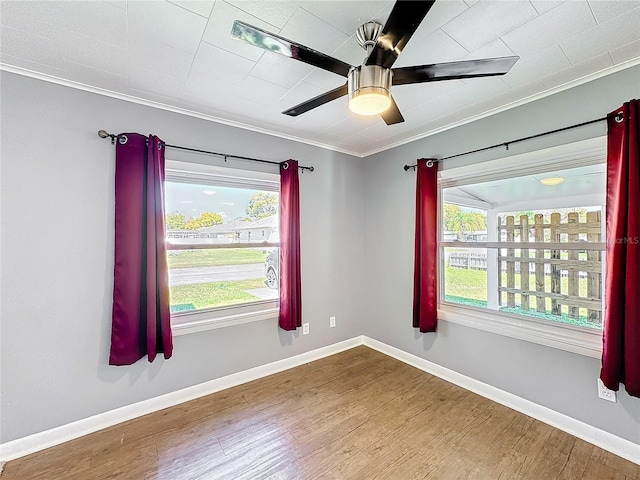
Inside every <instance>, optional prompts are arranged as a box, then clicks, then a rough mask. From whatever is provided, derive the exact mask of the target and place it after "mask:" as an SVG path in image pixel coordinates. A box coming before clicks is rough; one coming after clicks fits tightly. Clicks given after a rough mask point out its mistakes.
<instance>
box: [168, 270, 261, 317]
mask: <svg viewBox="0 0 640 480" xmlns="http://www.w3.org/2000/svg"><path fill="white" fill-rule="evenodd" d="M264 287H265V284H264V278H256V279H253V280H233V281H225V282H210V283H195V284H191V285H176V286H173V287H171V301H170V303H171V308H172V311H174V312H176V311H185V310H192V309H194V308H195V309H201V308H213V307H220V306H226V305H235V304H238V303H245V302H251V301H254V300H257V298H258V297H255V296H253V295H250V294H248V293H247V292H245V290H250V289H253V288H264ZM189 305H192V306H193V307H192V308H189Z"/></svg>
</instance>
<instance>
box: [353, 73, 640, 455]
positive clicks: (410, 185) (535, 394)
mask: <svg viewBox="0 0 640 480" xmlns="http://www.w3.org/2000/svg"><path fill="white" fill-rule="evenodd" d="M638 96H640V68H639V67H636V68H634V69H631V70H627V71H623V72H620V73H617V74H614V75H611V76H609V77H607V78H603V79H600V80H597V81H594V82H591V83H588V84H584V85H582V86H579V87H576V88H573V89H571V90H568V91H565V92H562V93H558V94H556V95H553V96H550V97H547V98H544V99H541V100H538V101H535V102H533V103H529V104H526V105H523V106H520V107H518V108H515V109H512V110H509V111H507V112H504V113H501V114H498V115H494V116H492V117H488V118H486V119H483V120H480V121H476V122H474V123H471V124H467V125H464V126H461V127H458V128H455V129H452V130H449V131H446V132H443V133H441V134H438V135H434V136H431V137H427V138H425V139H422V140H419V141H415V142H412V143H411V144H408V145H404V146H401V147H397V148H394V149H392V150H389V151H385V152H382V153H379V154H377V155H375V156H372V157H369V158H367V165H366V168H365V178H366V181H365V183H366V185H365V202H364V204H365V230H364V237H365V282H366V283H365V285H366V296H365V298H366V304H365V315H366V319H367V322H366V326H365V331H364V333H365V334H366V335H368V336H370V337H373V338H375V339H377V340H380V341H382V342H385V343H388V344H390V345H393V346H394V347H397V348H400V349H402V350H405V351H407V352H410V353H412V354H414V355H418V356H420V357H422V358H425V359H427V360H430V361H432V362H435V363H437V364H440V365H442V366H445V367H447V368H450V369H452V370H455V371H457V372H460V373H462V374H464V375H468V376H470V377H472V378H475V379H477V380H480V381H482V382H485V383H488V384H489V385H493V386H495V387H498V388H500V389H503V390H505V391H507V392H511V393H513V394H515V395H519V396H521V397H523V398H526V399H528V400H531V401H533V402H536V403H538V404H540V405H543V406H546V407H549V408H551V409H553V410H556V411H558V412H561V413H564V414H566V415H568V416H570V417H573V418H576V419H578V420H581V421H583V422H585V423H588V424H590V425H593V426H595V427H598V428H601V429H603V430H606V431H608V432H611V433H613V434H615V435H618V436H620V437H622V438H625V439H628V440H631V441H633V442H636V443H638V444H640V399H637V398H632V397H629V396H628V395H627V394H626V393H625V392H623V391H621V392H620V393H619V394H618V403H617V404H613V403H610V402H606V401H604V400H600V399H598V396H597V390H596V378H597V377H598V374H599V368H600V361H599V360H597V359H593V358H588V357H584V356H581V355H577V354H572V353H567V352H564V351H560V350H556V349H553V348H548V347H544V346H540V345H536V344H533V343H528V342H525V341H521V340H516V339H512V338H508V337H505V336H500V335H495V334H491V333H487V332H484V331H480V330H477V329H472V328H468V327H464V326H461V325H458V324H453V323H447V322H444V321H441V322H440V324H439V329H438V333H437V334H420V333H418V332H417V330H414V329H413V328H412V326H411V315H412V288H413V286H412V282H413V235H414V215H415V205H414V203H415V173H413V172H412V171H409V172H405V171H404V170H403V169H402V166H403V165H404V164H405V163H415V159H417V158H421V157H444V156H447V155H452V154H456V153H461V152H464V151H468V150H473V149H477V148H481V147H485V146H488V145H492V144H496V143H500V142H504V141H507V140H512V139H515V138H519V137H524V136H528V135H531V134H534V133H539V132H543V131H547V130H552V129H555V128H561V127H564V126H567V125H572V124H576V123H580V122H584V121H588V120H592V119H595V118H600V117H603V116H605V115H606V114H607V113H609V112H610V111H612V110H614V109H615V108H617V107H619V106H620V105H621V104H622V103H623V102H625V101H628V100H630V99H632V98H637V97H638ZM603 135H606V123H604V122H602V123H599V124H595V125H592V126H588V127H583V128H579V129H575V130H571V131H568V132H565V133H562V134H556V135H550V136H546V137H543V138H540V139H537V140H531V141H527V142H523V143H520V144H517V145H513V146H511V147H510V150H509V152H505V150H504V149H497V150H492V151H489V152H484V153H482V154H475V155H470V156H467V157H462V158H460V159H456V160H451V161H447V162H443V164H442V167H443V168H451V167H452V166H457V165H460V164H471V163H478V164H481V162H482V161H485V160H490V159H496V158H501V157H503V156H506V155H513V154H517V153H522V152H526V151H533V150H538V149H541V148H546V147H550V146H553V145H560V144H564V143H569V142H575V141H578V140H584V139H588V138H593V137H598V136H603ZM481 168H482V167H481V165H479V169H481ZM380 224H382V225H385V230H386V231H387V232H389V234H388V235H385V236H384V237H382V236H380V235H378V232H379V231H380V228H379V225H380ZM634 287H635V288H637V286H634Z"/></svg>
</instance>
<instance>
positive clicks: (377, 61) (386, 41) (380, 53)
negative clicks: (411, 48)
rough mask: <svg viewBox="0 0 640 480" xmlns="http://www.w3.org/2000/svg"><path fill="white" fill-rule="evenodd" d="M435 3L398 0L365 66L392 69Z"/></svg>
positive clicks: (431, 1)
mask: <svg viewBox="0 0 640 480" xmlns="http://www.w3.org/2000/svg"><path fill="white" fill-rule="evenodd" d="M434 1H435V0H428V1H426V2H417V1H411V0H409V1H406V0H404V1H403V0H398V1H397V2H396V4H395V5H394V6H393V10H391V14H390V15H389V18H388V19H387V23H385V25H384V28H383V29H382V32H381V33H380V36H379V37H378V41H377V42H376V45H375V46H374V47H373V50H371V53H370V54H369V57H368V58H367V60H366V62H365V64H366V65H380V66H382V67H384V68H391V66H392V65H393V64H394V62H395V61H396V59H397V58H398V55H400V53H401V52H402V49H403V48H404V47H405V45H406V44H407V42H408V41H409V39H410V38H411V36H412V35H413V33H414V32H415V31H416V29H417V28H418V26H419V25H420V23H421V22H422V19H423V18H424V17H425V15H426V14H427V12H428V11H429V9H430V8H431V6H432V5H433V3H434Z"/></svg>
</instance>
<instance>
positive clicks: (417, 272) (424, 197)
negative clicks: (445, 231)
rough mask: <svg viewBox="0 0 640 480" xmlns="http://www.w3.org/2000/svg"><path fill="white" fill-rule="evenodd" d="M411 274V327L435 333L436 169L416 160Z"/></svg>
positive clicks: (436, 271)
mask: <svg viewBox="0 0 640 480" xmlns="http://www.w3.org/2000/svg"><path fill="white" fill-rule="evenodd" d="M414 255H415V258H414V271H413V326H414V327H415V328H419V329H420V331H421V332H435V331H436V328H437V326H438V167H437V163H435V162H434V161H433V160H429V159H426V158H421V159H420V160H418V166H417V179H416V239H415V253H414Z"/></svg>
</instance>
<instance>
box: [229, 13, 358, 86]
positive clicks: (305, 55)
mask: <svg viewBox="0 0 640 480" xmlns="http://www.w3.org/2000/svg"><path fill="white" fill-rule="evenodd" d="M231 36H232V37H235V38H237V39H239V40H243V41H245V42H247V43H250V44H251V45H255V46H256V47H260V48H264V49H265V50H269V51H270V52H274V53H279V54H280V55H284V56H285V57H289V58H293V59H294V60H299V61H301V62H304V63H308V64H309V65H313V66H314V67H318V68H322V69H324V70H328V71H330V72H333V73H337V74H338V75H342V76H343V77H346V76H347V75H349V70H350V69H351V65H349V64H348V63H345V62H343V61H342V60H338V59H337V58H333V57H330V56H329V55H325V54H324V53H321V52H318V51H316V50H313V49H312V48H309V47H305V46H304V45H300V44H299V43H296V42H292V41H291V40H287V39H286V38H284V37H280V36H278V35H276V34H274V33H269V32H267V31H265V30H262V29H260V28H258V27H254V26H252V25H249V24H247V23H244V22H241V21H239V20H236V21H235V22H233V28H232V29H231Z"/></svg>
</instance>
